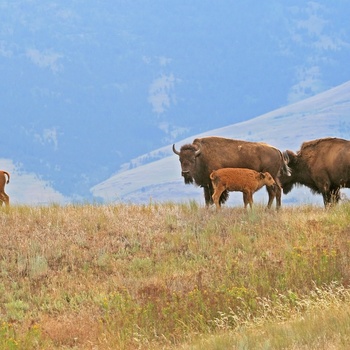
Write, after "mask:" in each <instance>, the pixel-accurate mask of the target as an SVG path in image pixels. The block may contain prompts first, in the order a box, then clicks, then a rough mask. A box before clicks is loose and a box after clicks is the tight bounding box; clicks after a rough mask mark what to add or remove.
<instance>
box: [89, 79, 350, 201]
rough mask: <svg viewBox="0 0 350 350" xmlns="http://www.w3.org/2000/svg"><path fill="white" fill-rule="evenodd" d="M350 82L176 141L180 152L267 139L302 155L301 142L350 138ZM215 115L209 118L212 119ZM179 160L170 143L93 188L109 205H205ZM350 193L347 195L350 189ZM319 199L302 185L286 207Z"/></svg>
mask: <svg viewBox="0 0 350 350" xmlns="http://www.w3.org/2000/svg"><path fill="white" fill-rule="evenodd" d="M349 116H350V81H349V82H347V83H345V84H342V85H340V86H338V87H335V88H333V89H330V90H328V91H326V92H323V93H321V94H318V95H316V96H314V97H311V98H308V99H305V100H303V101H300V102H298V103H295V104H292V105H289V106H286V107H283V108H279V109H277V110H274V111H272V112H270V113H267V114H264V115H262V116H259V117H257V118H253V119H251V120H249V121H246V122H242V123H237V124H232V125H229V126H227V127H224V128H220V129H214V130H209V131H207V132H205V133H202V134H198V135H193V136H192V137H189V138H186V139H184V140H180V141H178V142H177V143H176V145H177V148H180V146H181V145H182V144H185V143H190V142H192V140H193V139H194V138H196V137H204V136H211V135H215V136H222V137H230V138H236V139H243V140H249V141H264V142H267V143H269V144H271V145H273V146H275V147H278V148H280V149H281V150H285V149H291V150H294V151H297V150H298V149H299V148H300V145H301V144H302V142H304V141H307V140H312V139H316V138H321V137H327V136H334V137H342V138H346V139H350V119H349ZM209 117H210V116H208V118H209ZM180 172H181V169H180V164H179V161H178V157H177V156H176V155H174V154H173V152H172V149H171V145H168V146H166V147H162V148H160V149H157V150H155V151H153V152H150V153H148V154H145V155H142V156H140V157H138V158H136V159H134V160H132V161H131V162H130V163H128V164H125V165H124V166H123V168H122V170H121V171H120V172H119V173H117V174H115V175H114V176H112V177H110V178H109V179H107V180H106V181H103V182H102V183H100V184H98V185H96V186H94V187H92V188H91V192H92V194H93V195H94V196H95V197H98V198H102V200H104V201H106V202H114V201H124V202H125V201H126V202H133V203H147V202H149V201H150V200H154V201H176V202H182V201H188V200H191V199H194V200H196V201H199V202H201V203H204V200H203V195H202V189H200V188H197V187H195V186H193V185H185V184H184V183H183V179H182V177H181V174H180ZM345 192H346V191H345ZM266 197H267V196H266V193H265V191H264V190H261V191H260V192H259V193H257V194H256V196H255V200H256V201H266ZM319 197H320V196H315V195H313V194H312V193H311V192H310V191H309V189H307V188H305V187H300V188H299V189H297V190H294V191H292V192H291V193H290V194H289V195H288V196H283V202H284V203H321V198H319ZM230 198H231V199H230V201H229V204H230V203H234V204H237V203H241V202H242V198H241V194H237V193H231V195H230Z"/></svg>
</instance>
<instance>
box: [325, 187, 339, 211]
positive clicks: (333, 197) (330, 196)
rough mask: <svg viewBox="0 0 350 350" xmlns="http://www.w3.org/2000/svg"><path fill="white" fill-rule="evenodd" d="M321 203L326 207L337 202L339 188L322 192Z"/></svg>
mask: <svg viewBox="0 0 350 350" xmlns="http://www.w3.org/2000/svg"><path fill="white" fill-rule="evenodd" d="M322 197H323V204H324V207H325V208H326V209H327V208H329V207H331V206H333V205H335V204H337V203H338V202H339V200H340V188H335V189H333V190H330V191H325V192H322Z"/></svg>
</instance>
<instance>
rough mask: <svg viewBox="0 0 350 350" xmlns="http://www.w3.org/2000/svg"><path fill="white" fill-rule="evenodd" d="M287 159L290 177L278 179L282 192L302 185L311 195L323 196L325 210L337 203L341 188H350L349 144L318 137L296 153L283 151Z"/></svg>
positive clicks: (337, 139) (338, 139)
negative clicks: (307, 188) (290, 171)
mask: <svg viewBox="0 0 350 350" xmlns="http://www.w3.org/2000/svg"><path fill="white" fill-rule="evenodd" d="M283 153H284V155H285V158H287V157H288V158H289V161H288V166H289V167H290V168H291V170H292V173H291V176H289V177H286V176H284V175H282V176H281V178H280V181H281V184H282V187H283V193H284V194H287V193H289V192H290V191H291V190H292V188H293V186H294V185H304V186H307V187H309V188H310V189H311V191H312V192H313V193H319V194H322V197H323V203H324V206H325V207H326V208H327V207H329V206H331V205H333V204H336V203H338V201H339V199H340V188H341V187H347V188H350V141H347V140H344V139H340V138H335V137H333V138H331V137H327V138H321V139H316V140H312V141H307V142H304V143H303V144H302V145H301V148H300V150H299V151H298V152H297V153H296V154H295V153H294V152H292V151H290V150H287V151H285V152H283Z"/></svg>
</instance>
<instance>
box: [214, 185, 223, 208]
mask: <svg viewBox="0 0 350 350" xmlns="http://www.w3.org/2000/svg"><path fill="white" fill-rule="evenodd" d="M225 190H226V189H225V187H224V186H222V185H221V184H218V185H217V186H214V193H213V195H212V199H213V202H214V203H215V205H216V209H220V207H221V201H220V198H221V195H222V193H223V192H224V191H225Z"/></svg>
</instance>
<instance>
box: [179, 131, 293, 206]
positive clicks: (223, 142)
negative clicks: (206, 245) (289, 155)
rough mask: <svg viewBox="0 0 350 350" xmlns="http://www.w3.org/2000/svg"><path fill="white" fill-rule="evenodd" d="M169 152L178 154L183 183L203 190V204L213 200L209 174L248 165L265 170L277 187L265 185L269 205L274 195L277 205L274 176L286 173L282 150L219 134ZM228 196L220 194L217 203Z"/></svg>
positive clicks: (279, 201) (279, 202) (278, 202)
mask: <svg viewBox="0 0 350 350" xmlns="http://www.w3.org/2000/svg"><path fill="white" fill-rule="evenodd" d="M173 152H174V153H175V154H177V155H178V156H179V160H180V163H181V169H182V173H181V174H182V176H183V177H184V181H185V184H190V183H193V182H194V183H195V184H196V185H198V186H201V187H203V189H204V198H205V203H206V205H207V206H208V205H209V204H212V203H213V199H212V195H213V186H212V183H211V180H210V177H209V176H210V173H211V172H212V171H213V170H217V169H220V168H248V169H253V170H256V171H259V172H265V171H268V172H269V173H270V174H271V175H272V177H273V178H274V180H275V181H276V183H277V184H278V186H276V187H267V191H268V194H269V201H268V204H267V206H268V207H269V208H270V207H271V205H272V202H273V200H274V198H275V197H276V207H277V208H279V207H280V206H281V187H280V186H279V181H278V176H279V175H280V173H281V172H285V173H286V174H287V173H288V172H289V169H288V166H287V164H286V161H285V160H284V159H283V156H282V153H281V151H280V150H278V149H277V148H275V147H272V146H270V145H267V144H266V143H261V142H248V141H241V140H233V139H228V138H223V137H204V138H198V139H195V140H194V141H193V143H192V144H187V145H183V146H182V147H181V149H180V152H179V151H177V150H176V149H175V145H173ZM227 198H228V191H224V192H223V193H222V195H221V197H220V203H224V202H225V201H226V200H227Z"/></svg>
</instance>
